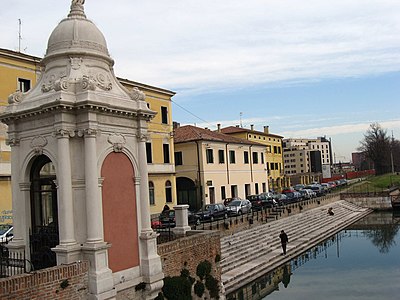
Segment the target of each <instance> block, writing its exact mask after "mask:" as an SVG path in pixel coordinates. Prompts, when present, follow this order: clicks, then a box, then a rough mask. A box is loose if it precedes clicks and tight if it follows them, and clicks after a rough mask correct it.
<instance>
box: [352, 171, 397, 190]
mask: <svg viewBox="0 0 400 300" xmlns="http://www.w3.org/2000/svg"><path fill="white" fill-rule="evenodd" d="M393 186H400V174H399V175H398V174H397V173H395V174H392V173H389V174H384V175H379V176H370V177H368V178H367V179H366V180H364V181H363V182H360V183H358V184H355V185H354V186H352V187H351V188H350V189H349V191H350V192H356V193H357V192H360V193H361V192H380V191H383V190H386V189H387V188H390V187H393Z"/></svg>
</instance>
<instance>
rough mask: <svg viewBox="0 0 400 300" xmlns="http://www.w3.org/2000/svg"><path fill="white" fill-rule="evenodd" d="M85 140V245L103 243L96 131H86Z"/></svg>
mask: <svg viewBox="0 0 400 300" xmlns="http://www.w3.org/2000/svg"><path fill="white" fill-rule="evenodd" d="M84 140H85V189H86V222H87V240H86V242H87V243H96V242H102V241H103V238H104V236H103V208H102V203H101V198H100V192H99V176H98V174H97V148H96V130H94V129H87V130H85V133H84Z"/></svg>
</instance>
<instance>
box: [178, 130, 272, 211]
mask: <svg viewBox="0 0 400 300" xmlns="http://www.w3.org/2000/svg"><path fill="white" fill-rule="evenodd" d="M174 137H175V165H176V167H175V169H176V177H177V178H176V181H177V195H178V196H177V197H178V204H189V205H190V209H193V210H196V209H199V208H200V207H201V205H202V204H207V203H217V202H222V201H223V200H224V199H226V198H231V197H240V198H246V196H247V195H251V194H259V193H262V192H266V191H267V187H268V178H267V172H266V169H265V146H264V145H261V144H259V143H255V142H251V141H247V140H244V139H239V138H236V137H233V136H230V135H226V134H223V133H219V132H214V131H211V130H208V129H203V128H199V127H195V126H190V125H187V126H182V127H180V126H177V128H175V132H174Z"/></svg>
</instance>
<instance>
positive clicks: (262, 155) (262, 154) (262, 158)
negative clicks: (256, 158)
mask: <svg viewBox="0 0 400 300" xmlns="http://www.w3.org/2000/svg"><path fill="white" fill-rule="evenodd" d="M260 155H261V163H262V164H264V153H262V152H261V153H260Z"/></svg>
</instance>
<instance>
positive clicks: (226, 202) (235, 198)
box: [224, 197, 241, 206]
mask: <svg viewBox="0 0 400 300" xmlns="http://www.w3.org/2000/svg"><path fill="white" fill-rule="evenodd" d="M233 200H241V199H240V198H238V197H233V198H226V199H224V205H225V206H227V205H228V204H229V203H231V202H232V201H233Z"/></svg>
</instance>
